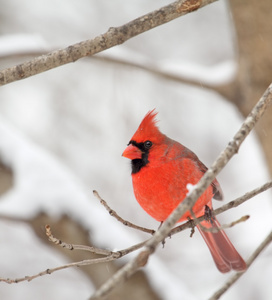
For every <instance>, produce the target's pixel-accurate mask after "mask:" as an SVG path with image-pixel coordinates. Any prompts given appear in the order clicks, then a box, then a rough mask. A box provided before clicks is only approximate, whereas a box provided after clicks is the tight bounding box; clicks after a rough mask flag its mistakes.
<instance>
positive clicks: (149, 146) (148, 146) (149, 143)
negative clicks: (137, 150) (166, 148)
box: [144, 141, 152, 149]
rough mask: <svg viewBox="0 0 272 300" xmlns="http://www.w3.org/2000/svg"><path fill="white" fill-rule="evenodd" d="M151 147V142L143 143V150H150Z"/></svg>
mask: <svg viewBox="0 0 272 300" xmlns="http://www.w3.org/2000/svg"><path fill="white" fill-rule="evenodd" d="M151 146H152V142H150V141H145V142H144V147H145V149H150V148H151Z"/></svg>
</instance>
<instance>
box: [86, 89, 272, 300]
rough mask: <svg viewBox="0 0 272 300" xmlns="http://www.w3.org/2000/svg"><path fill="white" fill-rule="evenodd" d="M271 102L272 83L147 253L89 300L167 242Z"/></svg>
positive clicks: (108, 289) (163, 227)
mask: <svg viewBox="0 0 272 300" xmlns="http://www.w3.org/2000/svg"><path fill="white" fill-rule="evenodd" d="M271 102H272V84H271V85H270V86H269V87H268V88H267V90H266V91H265V93H264V95H263V96H262V97H261V99H260V100H259V101H258V103H257V104H256V105H255V107H254V108H253V109H252V111H251V113H250V114H249V115H248V117H247V118H246V119H245V121H244V123H243V124H242V126H241V128H240V129H239V131H238V132H237V133H236V134H235V136H234V137H233V139H232V140H231V141H230V142H229V144H228V146H227V147H226V149H225V150H224V151H223V152H222V153H221V154H220V155H219V157H218V158H217V159H216V161H215V162H214V163H213V164H212V166H211V167H210V168H209V169H208V170H207V172H206V173H205V174H204V176H203V177H202V178H201V179H200V181H199V182H198V183H197V184H196V185H195V186H194V189H193V190H192V191H191V192H190V194H189V195H188V196H187V197H186V198H185V199H184V200H183V201H182V202H181V203H180V204H179V205H178V207H177V208H176V209H175V210H174V211H173V212H172V213H171V215H170V216H169V217H168V218H167V219H166V220H165V222H164V223H163V224H162V226H161V227H160V228H159V229H158V231H156V233H155V234H154V236H153V237H152V238H151V239H150V240H149V241H148V242H147V243H146V246H145V248H144V250H143V251H142V252H141V253H140V254H139V255H138V256H137V257H136V258H134V259H133V260H131V261H130V262H129V263H127V264H126V265H125V266H124V267H122V268H121V269H120V270H118V271H117V272H116V273H115V274H114V275H113V276H112V277H111V278H110V279H109V280H108V281H106V282H105V283H104V284H103V285H102V286H101V287H100V288H99V289H98V290H97V291H96V292H95V293H94V295H93V296H92V297H91V298H90V299H92V300H94V299H101V298H102V297H104V296H105V295H107V294H108V293H109V292H110V291H111V290H112V289H113V288H114V287H115V286H116V285H117V284H118V283H120V282H123V281H125V280H126V279H128V277H129V276H131V275H132V274H134V273H135V272H136V271H137V270H138V269H139V268H140V264H138V260H139V258H140V257H141V256H144V257H145V259H146V261H147V259H148V256H149V255H150V254H152V253H153V252H154V251H155V249H156V247H157V246H158V244H159V243H160V242H161V241H163V240H164V239H165V237H166V236H167V235H168V234H169V232H170V231H171V229H172V227H173V226H174V225H175V224H176V222H177V221H178V220H179V219H180V217H181V216H182V215H184V213H185V212H186V211H189V210H190V209H191V208H192V207H193V205H194V204H195V202H196V201H197V199H198V198H199V197H200V196H201V194H202V193H203V192H204V191H205V189H207V187H208V186H209V185H210V184H211V183H212V181H213V180H214V178H215V177H216V175H217V174H218V173H219V172H220V171H221V170H222V169H223V168H224V167H225V165H226V164H227V163H228V162H229V160H230V159H231V158H232V157H233V156H234V154H236V153H238V150H239V148H240V146H241V144H242V143H243V141H244V140H245V138H246V137H247V135H248V134H249V133H250V131H251V130H252V129H253V128H254V126H255V125H256V123H257V121H258V120H259V119H260V118H261V116H262V115H263V114H264V112H265V110H266V109H267V107H268V106H269V105H270V104H271Z"/></svg>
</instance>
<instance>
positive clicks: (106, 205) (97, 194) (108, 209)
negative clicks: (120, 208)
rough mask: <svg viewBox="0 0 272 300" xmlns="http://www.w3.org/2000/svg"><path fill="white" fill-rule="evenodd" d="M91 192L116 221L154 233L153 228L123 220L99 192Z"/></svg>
mask: <svg viewBox="0 0 272 300" xmlns="http://www.w3.org/2000/svg"><path fill="white" fill-rule="evenodd" d="M93 194H94V195H95V196H96V198H97V199H98V200H99V201H100V203H101V204H102V205H103V206H104V207H105V208H106V210H107V211H108V212H109V214H110V215H111V216H113V217H114V218H115V219H116V220H117V221H119V222H121V223H122V224H123V225H125V226H128V227H131V228H134V229H136V230H140V231H143V232H146V233H150V234H152V235H153V234H154V233H155V230H153V229H148V228H145V227H141V226H138V225H135V224H133V223H131V222H129V221H127V220H124V219H123V218H121V217H120V216H119V215H118V214H117V213H116V211H114V210H113V209H111V208H110V207H109V205H108V204H107V202H106V201H105V200H104V199H102V198H101V197H100V195H99V193H98V192H97V191H95V190H94V191H93Z"/></svg>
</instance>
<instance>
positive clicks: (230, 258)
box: [123, 110, 246, 273]
mask: <svg viewBox="0 0 272 300" xmlns="http://www.w3.org/2000/svg"><path fill="white" fill-rule="evenodd" d="M156 115H157V113H156V112H155V111H154V110H152V111H150V112H148V113H147V115H146V116H145V117H144V119H143V121H142V122H141V124H140V126H139V128H138V129H137V131H136V132H135V134H134V135H133V137H132V138H131V140H130V142H129V145H128V147H127V148H126V149H125V151H124V153H123V156H125V157H127V158H129V159H131V162H132V182H133V188H134V194H135V197H136V199H137V201H138V202H139V204H140V205H141V207H142V208H143V209H144V210H145V211H146V212H147V213H148V214H149V215H150V216H152V217H153V218H154V219H156V220H157V221H159V222H163V221H164V220H165V219H166V218H167V217H168V216H169V215H170V213H171V212H172V211H173V210H174V209H175V208H176V207H177V206H178V204H179V203H180V202H181V201H182V200H183V199H184V198H185V197H186V195H187V193H188V186H187V185H188V184H192V185H195V184H196V183H197V182H198V181H199V180H200V178H201V177H202V176H203V174H204V173H205V172H206V170H207V168H206V166H205V165H204V164H203V163H202V162H201V161H200V160H199V159H198V157H197V156H196V155H195V154H194V153H193V152H192V151H190V150H189V149H188V148H186V147H185V146H183V145H181V144H180V143H178V142H176V141H174V140H172V139H170V138H168V137H167V136H166V135H164V134H162V133H161V132H160V131H159V129H158V127H157V125H156V122H157V121H156V120H155V117H156ZM213 197H214V198H215V199H218V200H221V199H222V198H223V194H222V190H221V187H220V185H219V183H218V181H217V180H216V179H215V180H214V181H213V182H212V184H211V185H210V186H209V187H208V189H207V190H206V191H205V192H204V193H203V194H202V195H201V197H200V198H199V199H198V200H197V202H196V203H195V205H194V206H193V212H194V214H195V216H196V217H199V216H201V215H203V214H204V210H205V206H206V205H208V206H209V207H210V208H211V209H212V198H213ZM188 217H192V216H191V214H190V212H187V213H185V214H184V215H183V216H182V217H181V218H180V220H179V222H183V221H187V218H188ZM201 225H202V226H204V227H206V228H212V227H218V226H220V224H219V222H218V220H217V219H216V218H215V217H214V218H213V219H212V221H203V222H201ZM197 228H198V230H199V231H200V233H201V235H202V236H203V238H204V240H205V242H206V243H207V245H208V247H209V249H210V252H211V254H212V257H213V259H214V261H215V263H216V266H217V268H218V269H219V271H221V272H223V273H225V272H228V271H230V270H231V269H234V270H237V271H244V270H245V269H246V263H245V262H244V260H243V259H242V257H241V256H240V255H239V253H238V252H237V251H236V249H235V248H234V246H233V245H232V243H231V242H230V240H229V239H228V237H227V235H226V233H225V232H224V231H223V230H221V231H218V232H216V233H214V232H213V233H212V232H208V231H204V230H202V229H201V227H200V226H199V225H198V226H197Z"/></svg>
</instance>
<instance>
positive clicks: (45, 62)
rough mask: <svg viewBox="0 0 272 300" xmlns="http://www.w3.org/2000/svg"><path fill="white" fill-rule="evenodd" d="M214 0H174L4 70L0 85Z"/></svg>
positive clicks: (116, 42)
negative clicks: (62, 47)
mask: <svg viewBox="0 0 272 300" xmlns="http://www.w3.org/2000/svg"><path fill="white" fill-rule="evenodd" d="M215 1H217V0H179V1H176V2H173V3H171V4H169V5H167V6H164V7H162V8H160V9H158V10H156V11H153V12H151V13H148V14H146V15H144V16H141V17H139V18H137V19H135V20H133V21H131V22H129V23H127V24H124V25H122V26H120V27H111V28H109V30H108V31H107V32H106V33H104V34H101V35H99V36H97V37H95V38H94V39H92V40H86V41H83V42H80V43H77V44H74V45H71V46H69V47H67V48H65V49H61V50H56V51H52V52H50V53H48V54H45V55H42V56H39V57H36V58H34V59H32V60H30V61H27V62H25V63H22V64H19V65H17V66H14V67H11V68H7V69H5V70H2V71H1V72H0V86H1V85H5V84H8V83H11V82H13V81H17V80H20V79H24V78H27V77H30V76H33V75H36V74H39V73H42V72H45V71H48V70H50V69H53V68H56V67H59V66H62V65H64V64H67V63H71V62H75V61H77V60H78V59H80V58H83V57H85V56H89V55H94V54H96V53H99V52H101V51H104V50H106V49H109V48H111V47H114V46H116V45H120V44H123V43H124V42H126V41H127V40H129V39H130V38H132V37H135V36H137V35H139V34H141V33H143V32H146V31H148V30H150V29H153V28H155V27H157V26H160V25H162V24H165V23H167V22H170V21H172V20H174V19H176V18H178V17H180V16H183V15H186V14H188V13H190V12H192V11H195V10H197V9H199V8H202V7H204V6H206V5H208V4H210V3H212V2H215Z"/></svg>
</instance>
